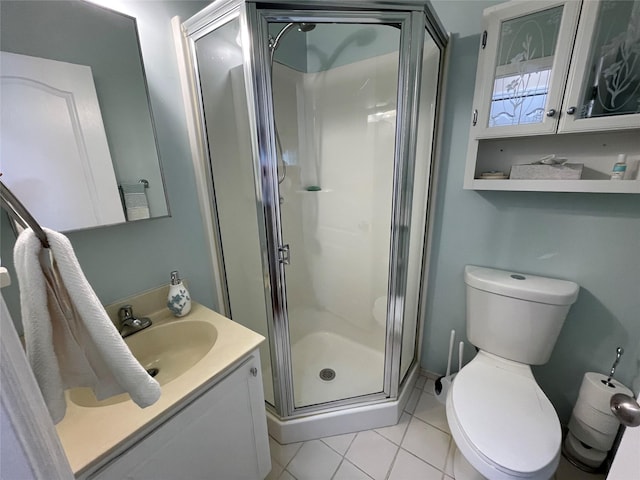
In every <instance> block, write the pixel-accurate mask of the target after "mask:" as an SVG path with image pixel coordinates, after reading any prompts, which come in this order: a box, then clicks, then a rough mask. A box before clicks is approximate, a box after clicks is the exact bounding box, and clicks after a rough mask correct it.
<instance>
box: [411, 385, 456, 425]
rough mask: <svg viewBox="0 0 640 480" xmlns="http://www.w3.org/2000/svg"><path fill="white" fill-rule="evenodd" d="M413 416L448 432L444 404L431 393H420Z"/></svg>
mask: <svg viewBox="0 0 640 480" xmlns="http://www.w3.org/2000/svg"><path fill="white" fill-rule="evenodd" d="M413 416H414V417H417V418H419V419H420V420H423V421H425V422H427V423H428V424H430V425H433V426H434V427H436V428H439V429H440V430H442V431H443V432H446V433H450V431H449V424H448V423H447V413H446V411H445V406H444V404H442V403H440V402H439V401H438V399H437V398H436V397H434V396H433V395H430V394H428V393H426V392H423V393H422V395H420V400H419V401H418V404H417V405H416V409H415V410H414V411H413Z"/></svg>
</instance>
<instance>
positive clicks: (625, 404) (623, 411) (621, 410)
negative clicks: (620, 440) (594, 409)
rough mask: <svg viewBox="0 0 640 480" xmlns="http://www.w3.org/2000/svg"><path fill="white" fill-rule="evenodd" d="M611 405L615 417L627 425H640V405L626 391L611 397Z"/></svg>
mask: <svg viewBox="0 0 640 480" xmlns="http://www.w3.org/2000/svg"><path fill="white" fill-rule="evenodd" d="M609 405H610V406H611V411H612V412H613V414H614V415H615V417H616V418H617V419H618V420H619V421H620V423H621V424H623V425H624V426H625V427H637V426H638V425H640V405H638V402H636V400H635V399H634V398H633V397H631V396H629V395H627V394H625V393H616V394H615V395H613V396H612V397H611V401H610V402H609Z"/></svg>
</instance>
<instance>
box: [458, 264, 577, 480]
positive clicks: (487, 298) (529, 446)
mask: <svg viewBox="0 0 640 480" xmlns="http://www.w3.org/2000/svg"><path fill="white" fill-rule="evenodd" d="M464 278H465V283H466V286H467V289H466V291H467V296H466V298H467V337H468V339H469V341H470V342H471V343H472V344H473V345H475V346H476V347H477V349H478V354H477V355H476V357H475V358H474V359H473V360H472V361H471V362H469V363H468V364H467V365H465V366H464V367H463V368H462V369H461V370H460V371H459V372H458V374H457V375H456V377H455V379H454V381H453V383H452V385H451V386H450V387H449V392H448V394H447V399H446V412H447V421H448V424H449V429H450V430H451V435H452V436H453V439H454V441H455V444H456V446H457V448H458V452H459V454H460V455H456V457H455V461H454V475H455V478H456V480H476V479H482V478H488V479H490V480H524V479H531V480H548V479H549V478H552V477H553V474H554V472H555V471H556V469H557V466H558V463H559V461H560V449H561V443H562V431H561V429H560V422H559V420H558V416H557V414H556V412H555V409H554V408H553V405H552V404H551V402H550V401H549V399H548V398H547V397H546V395H545V394H544V392H543V391H542V389H541V388H540V387H539V386H538V384H537V383H536V381H535V378H534V377H533V374H532V373H531V367H530V365H541V364H544V363H546V362H547V361H548V360H549V357H550V356H551V352H552V350H553V347H554V345H555V342H556V340H557V338H558V335H559V333H560V330H561V328H562V325H563V323H564V320H565V318H566V315H567V313H568V311H569V308H570V306H571V305H572V304H573V303H574V302H575V300H576V298H577V296H578V290H579V287H578V285H577V284H575V283H574V282H569V281H566V280H557V279H551V278H545V277H539V276H535V275H526V274H520V273H513V272H508V271H502V270H495V269H489V268H484V267H476V266H470V265H468V266H466V267H465V274H464Z"/></svg>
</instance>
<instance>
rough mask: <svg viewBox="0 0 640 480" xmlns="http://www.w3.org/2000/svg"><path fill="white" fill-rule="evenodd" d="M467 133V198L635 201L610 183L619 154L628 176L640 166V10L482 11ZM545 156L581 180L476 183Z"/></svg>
mask: <svg viewBox="0 0 640 480" xmlns="http://www.w3.org/2000/svg"><path fill="white" fill-rule="evenodd" d="M471 123H472V125H471V130H470V138H469V149H468V156H467V168H466V171H465V185H464V186H465V188H471V189H481V190H482V189H491V190H535V191H543V190H549V191H583V192H588V191H598V192H628V193H640V182H636V181H635V180H634V181H632V182H631V183H630V182H628V181H627V180H624V181H618V182H616V181H614V182H611V181H609V174H610V171H611V167H612V165H613V163H615V161H616V158H617V155H618V154H620V153H624V154H626V155H627V156H628V157H629V161H630V164H629V167H628V169H629V170H630V172H629V176H630V175H633V176H634V177H635V176H636V174H637V169H638V167H637V161H638V160H640V0H633V1H630V0H589V1H584V2H581V1H579V0H551V1H546V0H539V1H536V2H530V1H512V2H508V3H504V4H499V5H496V6H494V7H491V8H488V9H487V10H485V13H484V19H483V33H482V34H481V45H480V48H479V59H478V69H477V73H476V87H475V91H474V103H473V112H472V122H471ZM586 132H589V133H588V134H587V133H586ZM560 134H570V135H560ZM549 154H556V155H557V156H558V157H566V158H568V161H569V162H570V163H582V164H584V169H583V174H582V177H581V178H582V179H581V180H496V179H488V180H487V179H481V178H480V176H481V175H482V173H485V172H491V171H498V172H504V173H505V175H507V176H508V175H509V171H510V168H511V166H512V165H516V164H526V163H531V162H533V161H535V160H538V159H539V158H541V157H543V156H546V155H549Z"/></svg>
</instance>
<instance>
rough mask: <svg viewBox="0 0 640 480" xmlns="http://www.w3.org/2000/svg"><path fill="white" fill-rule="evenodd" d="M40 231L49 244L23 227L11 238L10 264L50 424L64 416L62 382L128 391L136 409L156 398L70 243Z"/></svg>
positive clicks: (104, 393)
mask: <svg viewBox="0 0 640 480" xmlns="http://www.w3.org/2000/svg"><path fill="white" fill-rule="evenodd" d="M43 230H44V231H45V232H46V234H47V239H48V241H49V245H50V249H45V248H42V245H41V243H40V240H38V238H37V237H36V235H35V234H34V233H33V231H32V230H31V229H26V230H24V231H23V232H22V233H21V234H20V235H19V236H18V240H17V241H16V245H15V248H14V263H15V267H16V273H17V276H18V283H19V285H20V305H21V309H22V323H23V327H24V336H25V343H26V350H27V358H28V359H29V362H30V364H31V368H32V369H33V372H34V374H35V377H36V379H37V381H38V384H39V386H40V390H41V391H42V395H43V397H44V400H45V402H46V404H47V407H48V408H49V413H50V414H51V418H52V419H53V421H54V423H58V422H59V421H60V420H62V418H64V414H65V411H66V403H65V399H64V390H65V389H67V388H73V387H90V388H92V389H93V391H94V393H95V395H96V398H97V399H98V400H102V399H104V398H107V397H110V396H113V395H117V394H120V393H123V392H128V393H129V395H130V396H131V398H132V399H133V401H134V402H136V403H137V404H138V405H139V406H140V407H142V408H144V407H147V406H149V405H151V404H153V403H155V402H156V401H157V400H158V398H160V393H161V392H160V385H159V384H158V382H157V381H156V380H154V379H153V378H151V377H150V376H149V374H148V373H147V372H146V371H145V369H144V368H143V367H142V366H141V365H140V363H139V362H138V361H137V360H136V359H135V357H134V356H133V355H132V354H131V351H130V350H129V347H127V345H126V344H125V343H124V340H122V337H121V336H120V334H119V333H118V330H117V329H116V327H115V326H114V325H113V323H112V322H111V320H110V319H109V317H108V316H107V313H106V311H105V310H104V307H103V306H102V304H101V303H100V300H99V299H98V297H97V295H96V294H95V292H94V291H93V289H92V288H91V285H89V282H88V281H87V279H86V278H85V277H84V274H83V273H82V270H81V268H80V264H79V263H78V260H77V258H76V256H75V253H74V251H73V248H72V246H71V243H70V242H69V240H68V239H67V238H66V237H65V236H64V235H62V234H60V233H57V232H54V231H53V230H49V229H48V228H44V229H43Z"/></svg>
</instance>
